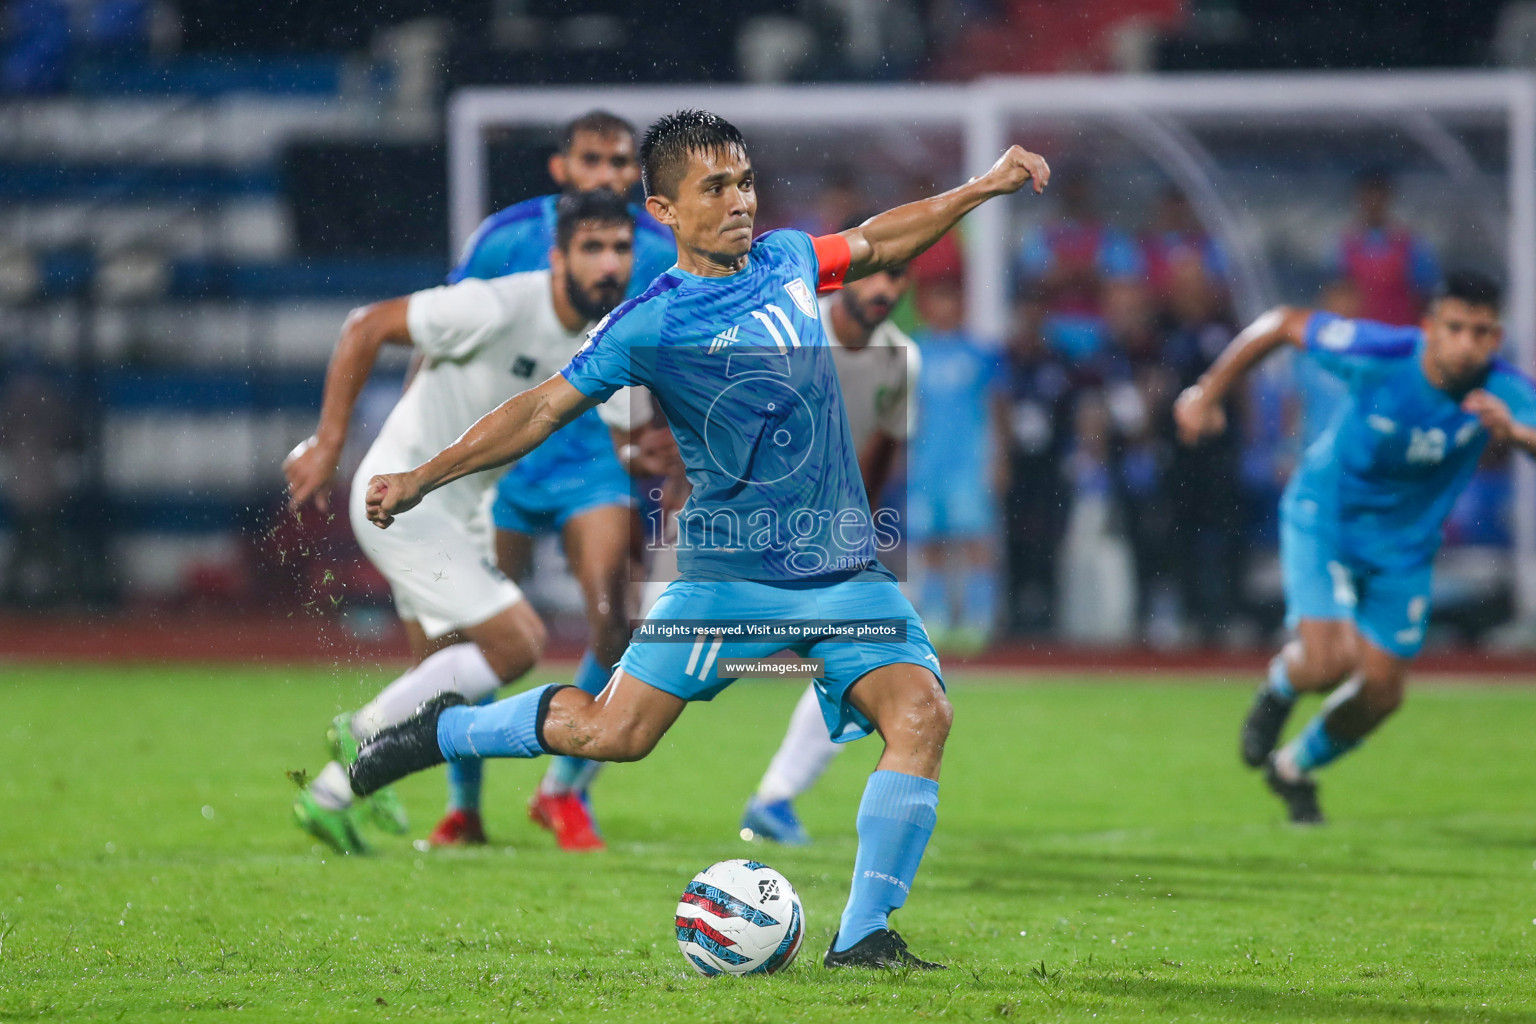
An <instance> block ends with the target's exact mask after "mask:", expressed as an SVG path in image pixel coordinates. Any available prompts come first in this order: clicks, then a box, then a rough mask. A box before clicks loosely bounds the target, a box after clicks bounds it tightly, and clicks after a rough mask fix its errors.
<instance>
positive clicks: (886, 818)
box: [833, 771, 939, 953]
mask: <svg viewBox="0 0 1536 1024" xmlns="http://www.w3.org/2000/svg"><path fill="white" fill-rule="evenodd" d="M938 820H939V784H938V783H937V782H934V781H933V780H932V779H925V778H922V777H920V776H917V775H904V774H902V773H901V772H891V771H877V772H875V773H874V774H873V775H871V776H870V777H869V782H868V783H866V784H865V786H864V799H863V800H861V801H859V816H858V828H859V852H858V854H857V855H855V857H854V859H853V888H852V890H851V891H850V892H849V893H848V905H847V906H846V907H844V908H843V919H842V922H841V923H840V924H839V926H838V932H837V943H836V944H835V945H834V946H833V948H834V949H835V950H836V951H837V952H839V953H841V952H843V951H844V950H846V949H848V948H849V947H851V946H853V945H855V944H856V943H858V941H859V940H860V939H862V938H864V937H865V936H867V935H869V934H871V933H872V932H877V931H880V930H881V929H882V928H888V927H890V916H891V911H893V910H895V909H897V908H898V907H900V906H901V905H902V904H903V903H905V902H907V893H908V892H910V891H911V889H912V879H913V878H915V877H916V876H917V866H918V865H919V864H920V863H922V860H923V851H924V850H926V849H927V848H928V838H929V837H930V836H932V835H933V826H934V825H935V824H936V823H937V822H938Z"/></svg>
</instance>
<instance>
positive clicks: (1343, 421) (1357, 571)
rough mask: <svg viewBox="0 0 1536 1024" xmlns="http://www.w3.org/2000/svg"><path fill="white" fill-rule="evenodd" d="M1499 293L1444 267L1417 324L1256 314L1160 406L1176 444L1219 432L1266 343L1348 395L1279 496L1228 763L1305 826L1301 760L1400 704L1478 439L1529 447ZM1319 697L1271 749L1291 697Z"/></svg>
mask: <svg viewBox="0 0 1536 1024" xmlns="http://www.w3.org/2000/svg"><path fill="white" fill-rule="evenodd" d="M1499 299H1500V297H1499V289H1498V286H1497V285H1496V284H1494V282H1492V281H1491V280H1489V279H1487V278H1485V277H1483V276H1482V275H1480V274H1473V273H1467V272H1462V273H1457V274H1452V275H1450V276H1449V277H1447V279H1446V281H1445V283H1444V285H1442V287H1441V289H1440V291H1439V293H1438V294H1437V296H1436V297H1435V300H1434V302H1433V303H1432V304H1431V306H1430V308H1429V312H1428V313H1427V314H1426V315H1425V317H1424V321H1423V323H1422V324H1421V325H1420V326H1418V327H1389V326H1386V325H1384V324H1378V323H1374V322H1371V321H1368V320H1345V319H1341V318H1339V317H1336V316H1334V315H1332V314H1330V313H1320V312H1316V311H1313V310H1306V309H1287V308H1280V309H1275V310H1271V311H1270V312H1268V313H1266V314H1264V316H1262V317H1260V318H1259V319H1258V320H1256V321H1254V322H1253V323H1252V324H1251V325H1250V326H1249V327H1248V328H1247V329H1246V330H1244V331H1243V332H1242V333H1241V334H1239V335H1238V336H1237V338H1236V339H1234V340H1233V342H1232V344H1231V345H1230V346H1228V348H1227V350H1226V351H1225V352H1223V353H1222V355H1221V358H1219V359H1218V360H1217V361H1216V363H1215V364H1214V365H1213V366H1212V367H1211V368H1210V370H1208V371H1207V372H1206V374H1205V375H1204V377H1202V378H1201V380H1200V382H1199V383H1197V384H1195V385H1194V386H1193V387H1191V388H1189V389H1188V390H1187V391H1185V392H1184V394H1183V395H1181V396H1180V397H1179V401H1178V404H1177V406H1176V407H1175V410H1174V415H1175V418H1176V420H1177V423H1178V427H1179V432H1180V435H1181V436H1182V438H1183V440H1184V441H1185V442H1186V443H1191V444H1193V443H1198V441H1199V440H1200V439H1201V438H1203V437H1207V436H1210V435H1212V434H1215V433H1219V432H1220V431H1221V430H1223V429H1224V428H1225V425H1226V421H1225V417H1224V415H1223V413H1222V408H1221V401H1222V398H1223V397H1224V396H1225V395H1226V394H1228V393H1229V392H1230V391H1231V389H1232V387H1233V386H1234V385H1235V384H1236V383H1237V381H1238V380H1239V378H1241V377H1242V375H1243V374H1244V373H1245V372H1246V371H1247V370H1249V369H1250V368H1251V367H1253V366H1254V365H1256V364H1257V363H1259V362H1260V361H1261V360H1262V359H1263V358H1264V357H1265V356H1267V355H1269V354H1270V353H1271V352H1273V351H1275V350H1276V349H1278V348H1280V347H1281V346H1283V345H1293V346H1295V347H1296V348H1299V349H1301V350H1302V353H1303V358H1306V359H1310V360H1314V361H1315V362H1316V363H1318V364H1319V365H1320V366H1322V367H1324V368H1325V369H1327V370H1328V371H1330V372H1331V373H1333V374H1335V375H1336V376H1338V377H1339V378H1340V379H1341V380H1342V381H1343V382H1344V383H1345V384H1346V385H1347V387H1348V397H1347V399H1346V401H1345V402H1344V404H1343V405H1342V406H1341V407H1340V409H1339V410H1338V412H1337V413H1336V414H1335V415H1334V418H1333V420H1332V422H1331V423H1330V425H1329V426H1328V428H1327V429H1326V430H1325V431H1323V433H1322V435H1321V436H1320V437H1319V438H1318V439H1317V440H1316V441H1315V442H1314V443H1313V444H1312V446H1311V447H1310V448H1308V449H1307V452H1306V456H1305V458H1304V459H1303V461H1302V464H1301V466H1300V468H1299V469H1298V470H1297V471H1296V474H1295V476H1294V477H1293V478H1292V479H1291V483H1290V486H1289V487H1288V488H1286V492H1285V497H1284V499H1283V500H1282V502H1281V506H1280V557H1281V569H1282V571H1283V574H1284V578H1285V599H1286V612H1287V621H1288V622H1289V624H1290V625H1291V626H1292V627H1293V628H1294V629H1295V630H1296V638H1295V639H1294V640H1292V641H1291V642H1290V643H1288V644H1286V646H1285V648H1284V649H1283V650H1282V651H1281V652H1280V654H1279V655H1277V656H1276V657H1275V659H1274V660H1273V661H1272V662H1271V663H1270V668H1269V678H1268V680H1267V681H1266V682H1265V684H1264V685H1263V686H1262V687H1260V689H1259V693H1258V696H1257V697H1256V698H1255V700H1254V703H1253V707H1252V709H1251V710H1250V711H1249V713H1248V718H1247V719H1246V721H1245V722H1244V725H1243V733H1242V756H1243V760H1244V761H1246V762H1247V763H1248V764H1249V765H1250V766H1252V767H1256V768H1257V767H1260V766H1263V769H1264V777H1265V781H1266V782H1267V783H1268V784H1269V788H1270V789H1272V790H1273V791H1274V792H1275V794H1276V795H1277V796H1279V797H1280V798H1281V800H1283V801H1284V802H1285V805H1286V808H1287V811H1288V812H1289V815H1290V818H1291V820H1292V821H1294V822H1298V823H1309V824H1310V823H1320V822H1321V821H1322V820H1323V815H1322V811H1321V809H1320V808H1319V806H1318V802H1317V784H1316V782H1315V781H1314V780H1313V778H1312V772H1313V770H1314V769H1317V768H1321V767H1323V766H1324V765H1326V764H1328V763H1330V762H1332V761H1333V760H1335V759H1336V758H1338V757H1339V756H1340V755H1341V754H1344V753H1346V752H1348V751H1349V750H1350V749H1352V748H1353V747H1354V746H1355V745H1356V744H1358V743H1359V742H1360V741H1361V740H1362V739H1364V738H1365V737H1366V736H1367V735H1369V734H1370V733H1371V732H1372V731H1373V730H1374V729H1376V728H1377V727H1378V726H1379V725H1381V723H1382V722H1383V721H1385V720H1386V719H1387V718H1388V716H1390V715H1391V714H1392V712H1393V711H1395V710H1397V707H1398V705H1399V704H1401V703H1402V700H1403V690H1404V686H1405V684H1406V681H1407V675H1408V666H1409V664H1410V662H1411V661H1412V660H1413V657H1414V655H1415V654H1417V653H1418V650H1419V647H1420V645H1422V644H1423V642H1424V629H1425V626H1426V625H1427V623H1428V621H1429V598H1430V576H1431V569H1432V566H1433V563H1434V558H1435V552H1436V550H1438V549H1439V547H1440V531H1441V526H1442V524H1443V523H1444V522H1445V517H1446V515H1447V514H1448V513H1449V512H1450V510H1451V506H1452V504H1453V503H1454V502H1455V500H1456V496H1457V495H1458V494H1460V493H1461V490H1462V488H1463V487H1465V486H1466V484H1467V481H1468V480H1469V479H1470V478H1471V476H1472V474H1473V472H1474V471H1475V470H1476V468H1477V462H1478V459H1479V457H1480V456H1481V455H1482V453H1483V448H1484V447H1485V446H1486V445H1487V443H1488V441H1489V440H1490V439H1492V440H1495V441H1499V442H1502V443H1508V444H1512V445H1513V446H1514V447H1516V448H1519V449H1521V450H1523V451H1525V452H1527V453H1532V454H1536V385H1533V383H1532V382H1531V381H1530V379H1529V378H1527V377H1525V376H1524V375H1523V374H1521V373H1520V372H1519V371H1518V370H1516V369H1515V368H1514V367H1512V366H1510V364H1509V363H1507V362H1505V361H1504V360H1502V359H1500V358H1499V357H1498V351H1499V345H1500V342H1501V340H1502V338H1503V329H1502V327H1501V326H1500V322H1499ZM1328 690H1332V691H1333V693H1332V695H1331V696H1330V697H1329V698H1328V700H1327V701H1326V702H1325V703H1324V704H1323V706H1322V709H1321V710H1320V711H1319V712H1318V714H1317V716H1316V717H1314V718H1313V719H1312V720H1311V721H1310V722H1308V723H1307V725H1306V726H1305V727H1304V728H1303V729H1302V730H1301V732H1300V733H1299V734H1298V735H1297V736H1296V737H1295V738H1294V739H1292V740H1291V741H1290V743H1288V744H1287V745H1286V746H1284V747H1283V748H1281V749H1280V750H1278V751H1276V750H1275V745H1276V744H1277V742H1278V741H1279V738H1280V732H1281V730H1282V729H1283V728H1284V726H1285V721H1286V718H1287V717H1288V716H1289V714H1290V710H1291V707H1292V706H1293V704H1294V703H1295V701H1296V698H1297V697H1298V695H1300V694H1303V693H1314V692H1323V691H1328Z"/></svg>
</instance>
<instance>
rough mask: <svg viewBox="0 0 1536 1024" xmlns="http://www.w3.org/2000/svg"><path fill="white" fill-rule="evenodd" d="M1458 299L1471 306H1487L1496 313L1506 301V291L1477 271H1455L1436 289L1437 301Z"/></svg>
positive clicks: (1446, 276)
mask: <svg viewBox="0 0 1536 1024" xmlns="http://www.w3.org/2000/svg"><path fill="white" fill-rule="evenodd" d="M1441 299H1456V300H1458V301H1461V302H1465V303H1466V304H1467V305H1469V306H1486V307H1488V308H1489V309H1491V310H1493V311H1494V312H1495V313H1497V312H1498V311H1499V305H1500V304H1501V303H1502V302H1503V301H1504V290H1503V289H1502V288H1500V287H1499V282H1497V281H1495V280H1494V279H1493V278H1491V277H1489V276H1488V275H1487V274H1484V273H1480V272H1479V271H1476V270H1453V271H1451V272H1450V273H1448V274H1446V275H1445V280H1444V281H1441V282H1440V287H1438V288H1436V289H1435V301H1437V302H1438V301H1439V300H1441Z"/></svg>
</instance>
